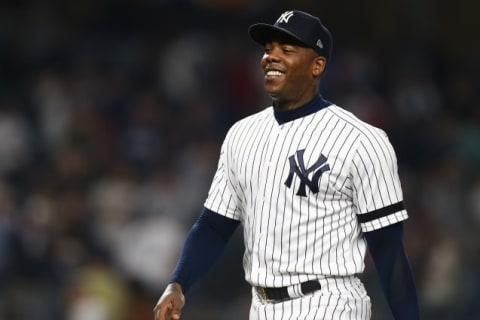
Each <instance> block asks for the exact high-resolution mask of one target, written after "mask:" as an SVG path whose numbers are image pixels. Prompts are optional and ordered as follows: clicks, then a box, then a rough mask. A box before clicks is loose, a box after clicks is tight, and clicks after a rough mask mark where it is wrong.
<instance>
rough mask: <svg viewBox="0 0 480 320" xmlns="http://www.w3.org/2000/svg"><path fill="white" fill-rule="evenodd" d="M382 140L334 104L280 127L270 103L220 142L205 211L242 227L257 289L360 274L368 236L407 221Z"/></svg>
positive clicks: (248, 271)
mask: <svg viewBox="0 0 480 320" xmlns="http://www.w3.org/2000/svg"><path fill="white" fill-rule="evenodd" d="M402 201H403V196H402V190H401V185H400V181H399V177H398V172H397V160H396V156H395V153H394V150H393V148H392V146H391V144H390V142H389V140H388V138H387V136H386V134H385V133H384V132H383V131H382V130H380V129H378V128H375V127H373V126H371V125H369V124H367V123H365V122H363V121H361V120H359V119H358V118H357V117H355V116H354V115H353V114H351V113H350V112H348V111H346V110H344V109H342V108H340V107H338V106H336V105H330V106H328V107H326V108H323V109H320V110H319V111H317V112H315V113H311V114H309V115H306V116H304V117H300V118H298V119H294V120H292V121H289V122H286V123H283V124H279V123H278V122H277V120H276V118H275V116H274V110H273V107H269V108H266V109H264V110H263V111H260V112H259V113H256V114H254V115H251V116H249V117H247V118H245V119H242V120H240V121H239V122H237V123H236V124H235V125H234V126H233V127H232V128H231V129H230V130H229V132H228V133H227V136H226V138H225V140H224V143H223V145H222V150H221V153H220V159H219V164H218V169H217V172H216V173H215V176H214V179H213V182H212V185H211V188H210V191H209V194H208V197H207V200H206V202H205V207H206V208H208V209H210V210H212V211H214V212H217V213H219V214H221V215H224V216H226V217H229V218H232V219H236V220H240V221H241V222H242V224H243V226H244V241H245V254H244V260H243V263H244V269H245V277H246V280H247V281H248V282H249V283H250V284H251V285H253V286H264V287H282V286H289V285H293V284H298V283H300V282H303V281H307V280H312V279H318V278H321V277H322V276H326V277H328V276H346V275H354V274H357V273H361V272H362V271H363V269H364V258H365V252H366V242H365V240H364V238H363V236H362V232H368V231H372V230H375V229H378V228H382V227H385V226H387V225H390V224H393V223H396V222H399V221H402V220H405V219H407V212H406V211H405V209H404V208H403V205H402V203H403V202H402Z"/></svg>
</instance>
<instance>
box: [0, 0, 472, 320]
mask: <svg viewBox="0 0 480 320" xmlns="http://www.w3.org/2000/svg"><path fill="white" fill-rule="evenodd" d="M374 2H375V1H373V2H372V3H374ZM444 2H445V1H440V2H435V5H437V4H438V6H435V10H433V11H432V12H431V11H429V9H432V6H428V4H432V3H433V2H431V1H426V0H423V1H417V2H412V1H410V2H409V1H407V2H405V4H404V5H405V6H408V8H406V9H403V11H400V12H397V11H396V9H398V8H395V6H394V5H393V4H392V3H390V1H387V2H386V4H390V5H385V7H383V8H381V10H384V13H385V12H386V13H389V14H391V16H388V15H387V17H386V18H385V17H384V18H383V19H377V18H378V17H379V15H380V14H379V13H377V12H375V11H369V9H370V8H369V7H368V6H367V7H366V8H365V10H363V11H362V10H357V11H355V9H359V8H353V10H354V12H356V13H357V14H358V17H357V18H353V13H352V11H351V10H350V11H348V13H344V12H342V5H341V2H340V3H339V4H338V5H336V6H335V5H333V4H330V5H328V4H324V5H320V4H312V3H313V1H311V2H309V1H296V2H294V5H295V8H298V9H303V10H308V11H311V12H312V13H314V14H318V15H320V16H321V17H322V19H323V17H325V18H324V19H323V21H324V22H325V23H326V24H327V25H328V26H329V27H330V29H331V31H332V33H333V34H334V40H335V41H334V51H333V52H334V54H333V59H332V61H331V62H330V63H329V65H328V68H327V73H326V75H325V77H324V79H323V82H322V93H323V95H324V97H325V98H327V99H328V100H330V101H333V102H335V103H337V104H338V105H340V106H343V107H344V108H346V109H347V110H350V111H352V112H354V113H355V114H356V115H358V116H359V117H360V118H362V119H364V120H365V121H367V122H369V123H372V124H374V125H376V126H378V127H380V128H382V129H384V130H385V131H386V132H387V133H388V134H389V136H390V139H391V141H392V144H393V145H394V147H395V149H396V151H397V155H398V161H399V168H400V177H401V179H402V185H403V188H404V196H405V199H406V205H407V209H408V211H409V213H410V217H411V218H410V219H409V220H408V222H407V224H406V243H407V247H408V251H409V255H410V258H411V263H412V266H413V269H414V271H415V277H416V279H417V286H418V292H419V296H420V301H421V309H422V314H423V319H426V320H428V319H436V320H443V319H445V320H446V319H478V318H480V307H479V306H478V303H477V297H478V296H479V295H480V273H479V272H478V270H480V247H479V245H478V243H479V241H480V236H479V232H478V230H479V229H480V103H479V101H480V59H478V53H480V50H478V47H471V48H470V49H468V50H467V49H465V47H464V46H469V43H470V42H468V41H465V42H461V41H460V40H458V38H456V40H457V42H452V41H450V45H448V43H447V46H443V45H444V44H445V42H444V41H443V40H445V39H443V40H442V36H444V37H445V38H449V39H450V37H451V35H452V34H451V33H448V32H447V33H445V32H444V31H445V30H446V29H436V28H435V26H436V25H440V24H441V25H442V26H444V25H443V22H444V21H442V19H440V18H439V17H445V16H448V17H450V18H451V20H450V22H451V23H452V24H459V23H462V21H463V22H465V21H464V20H462V19H463V18H462V16H461V13H463V11H461V10H456V11H455V10H452V9H451V7H449V6H445V5H444V6H443V8H444V9H445V8H449V9H450V10H452V11H451V12H443V11H442V12H440V11H438V10H439V9H438V8H439V7H442V5H441V4H443V3H444ZM382 3H383V2H382ZM461 3H462V2H461V1H460V2H458V5H459V6H460V4H461ZM292 5H293V4H292V3H290V2H289V1H279V2H277V3H274V1H269V0H264V1H248V0H243V1H242V0H236V1H233V0H230V1H212V0H211V1H207V0H204V1H200V0H198V1H193V0H192V1H173V0H172V1H168V0H163V1H160V0H158V1H154V0H142V1H133V0H130V1H129V0H118V1H114V0H111V1H108V0H97V1H80V0H79V1H54V0H51V1H38V2H34V1H31V2H30V1H5V2H2V5H1V9H0V320H30V319H35V320H57V319H58V320H63V319H65V320H142V319H151V318H152V309H153V306H154V305H155V302H156V300H157V299H158V297H159V294H160V293H161V292H162V291H163V288H164V286H165V285H166V283H167V281H168V279H169V276H170V272H171V271H172V269H173V267H174V265H175V262H176V259H177V257H178V254H179V251H180V249H181V247H182V244H183V241H184V238H185V234H186V233H187V232H188V230H189V228H190V226H191V225H192V223H193V222H194V221H195V219H196V217H197V215H198V214H199V212H200V209H201V207H202V205H203V201H204V199H205V197H206V193H207V191H208V188H209V185H210V182H211V179H212V177H213V173H214V171H215V169H216V164H217V159H218V153H219V149H220V145H221V142H222V140H223V137H224V135H225V133H226V130H227V129H228V127H229V126H230V125H231V124H233V123H234V122H235V121H236V120H238V119H240V118H241V117H243V116H246V115H248V114H251V113H253V112H255V111H258V110H260V109H262V108H264V107H266V106H268V105H269V104H270V100H269V99H268V97H267V96H265V94H264V92H263V88H262V82H261V78H260V77H261V75H260V68H259V59H260V56H261V54H262V49H261V48H259V47H258V46H257V45H256V44H254V43H253V42H252V41H251V40H250V39H249V37H248V34H247V28H248V26H249V25H250V24H251V23H253V22H257V21H272V20H274V19H275V18H276V17H277V16H278V15H279V13H281V12H282V11H284V10H286V9H291V8H292ZM413 7H415V8H414V9H415V10H412V11H409V9H412V8H413ZM350 9H352V8H350ZM445 10H447V9H445ZM407 11H408V12H409V13H408V14H407V13H406V12H407ZM323 13H325V14H323ZM362 13H363V15H362ZM435 14H436V15H435ZM442 14H443V15H442ZM450 14H451V15H450ZM459 14H460V16H458V15H459ZM465 14H467V15H468V13H467V12H466V11H465ZM455 15H457V16H455ZM367 17H371V19H367ZM393 17H395V18H396V19H393ZM452 17H453V18H452ZM455 17H456V18H455ZM389 18H390V19H389ZM361 19H365V20H361ZM402 19H403V20H402ZM367 20H368V23H367ZM376 23H378V24H376ZM382 23H383V24H382ZM406 26H408V27H406ZM456 26H457V29H460V30H470V27H465V28H464V29H462V28H459V27H458V25H456ZM439 28H440V27H439ZM444 28H445V27H444ZM452 28H453V27H452ZM471 28H472V37H473V28H474V27H471ZM439 33H441V35H439ZM461 36H462V37H463V39H468V34H465V33H463V34H462V35H461ZM445 41H447V40H445ZM472 41H473V39H472ZM447 42H448V41H447ZM451 45H452V46H457V47H458V48H457V50H455V48H452V47H451ZM242 249H243V247H242V239H241V232H238V233H236V234H235V236H234V238H233V239H232V241H231V243H230V244H229V248H228V249H227V252H226V253H225V255H224V256H223V258H222V260H221V261H220V262H219V264H218V265H217V266H216V267H215V269H214V270H213V271H212V272H211V273H209V275H207V278H206V279H204V280H202V281H200V283H198V284H197V285H196V287H194V289H192V292H191V293H189V295H188V296H187V308H186V309H185V319H196V320H202V319H229V320H236V319H246V318H247V315H248V307H249V294H250V291H249V290H250V289H249V287H248V286H247V285H246V284H245V283H244V282H243V273H242V269H241V255H242ZM362 277H363V279H364V280H365V282H366V284H367V287H368V288H369V290H370V292H371V294H372V300H373V301H374V306H373V310H374V320H377V319H389V313H388V308H387V307H386V305H385V302H384V300H383V298H382V295H381V293H380V292H379V289H378V285H377V282H376V278H375V277H376V275H375V271H374V267H373V265H372V263H371V261H370V259H367V268H366V272H365V274H364V275H363V276H362Z"/></svg>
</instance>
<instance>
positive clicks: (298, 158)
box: [285, 149, 330, 197]
mask: <svg viewBox="0 0 480 320" xmlns="http://www.w3.org/2000/svg"><path fill="white" fill-rule="evenodd" d="M304 153H305V149H302V150H298V151H297V152H296V153H295V154H294V155H292V156H290V157H289V158H288V161H289V163H290V172H289V174H288V177H287V180H285V185H286V186H287V187H289V188H290V187H291V186H292V182H293V177H294V176H295V175H297V177H298V178H299V179H300V186H299V188H298V191H297V196H301V197H306V196H307V190H306V187H307V186H308V188H309V189H310V191H312V192H313V193H318V191H319V187H318V181H319V180H320V177H321V176H322V173H324V172H325V171H328V170H330V166H329V165H328V164H327V163H326V162H327V158H326V157H325V156H324V155H323V154H320V157H319V158H318V160H317V161H316V162H315V163H314V164H313V165H312V166H310V167H309V168H306V167H305V160H304V159H303V154H304ZM311 173H313V176H312V179H309V175H310V174H311Z"/></svg>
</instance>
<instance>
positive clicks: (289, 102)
mask: <svg viewBox="0 0 480 320" xmlns="http://www.w3.org/2000/svg"><path fill="white" fill-rule="evenodd" d="M317 95H319V92H318V90H316V91H314V92H312V93H311V94H308V95H304V96H302V97H300V98H298V99H285V98H282V97H275V96H271V97H272V100H273V104H274V106H275V108H277V109H278V110H280V111H288V110H294V109H297V108H300V107H301V106H303V105H305V104H306V103H307V102H309V101H311V100H312V99H313V98H314V97H316V96H317Z"/></svg>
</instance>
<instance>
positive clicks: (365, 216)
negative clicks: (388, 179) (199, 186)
mask: <svg viewBox="0 0 480 320" xmlns="http://www.w3.org/2000/svg"><path fill="white" fill-rule="evenodd" d="M404 209H405V206H404V204H403V201H400V202H397V203H394V204H391V205H389V206H386V207H383V208H380V209H377V210H374V211H371V212H367V213H362V214H357V217H358V221H359V222H360V223H365V222H370V221H373V220H377V219H380V218H382V217H385V216H388V215H389V214H392V213H395V212H398V211H402V210H404Z"/></svg>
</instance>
